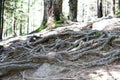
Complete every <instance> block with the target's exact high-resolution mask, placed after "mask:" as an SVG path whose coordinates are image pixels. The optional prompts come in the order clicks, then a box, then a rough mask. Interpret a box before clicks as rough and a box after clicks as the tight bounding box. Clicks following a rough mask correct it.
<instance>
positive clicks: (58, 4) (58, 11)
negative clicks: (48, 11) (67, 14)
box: [53, 0, 63, 21]
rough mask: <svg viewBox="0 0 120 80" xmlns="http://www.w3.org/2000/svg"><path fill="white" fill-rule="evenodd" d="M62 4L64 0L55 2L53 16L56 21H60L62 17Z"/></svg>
mask: <svg viewBox="0 0 120 80" xmlns="http://www.w3.org/2000/svg"><path fill="white" fill-rule="evenodd" d="M62 2H63V0H55V1H54V5H53V8H54V9H53V10H54V11H53V14H54V19H55V20H56V21H59V20H60V17H61V15H62Z"/></svg>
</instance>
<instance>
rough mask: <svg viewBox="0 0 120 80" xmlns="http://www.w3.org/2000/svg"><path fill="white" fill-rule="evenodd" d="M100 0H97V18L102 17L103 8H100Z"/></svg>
mask: <svg viewBox="0 0 120 80" xmlns="http://www.w3.org/2000/svg"><path fill="white" fill-rule="evenodd" d="M102 7H103V6H102V0H97V16H98V18H101V17H103V10H102Z"/></svg>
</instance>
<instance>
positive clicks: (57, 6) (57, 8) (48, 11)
mask: <svg viewBox="0 0 120 80" xmlns="http://www.w3.org/2000/svg"><path fill="white" fill-rule="evenodd" d="M62 2H63V1H62V0H44V16H43V21H42V25H41V26H43V27H44V26H50V27H54V26H55V24H54V21H59V20H60V19H61V18H60V17H61V14H62Z"/></svg>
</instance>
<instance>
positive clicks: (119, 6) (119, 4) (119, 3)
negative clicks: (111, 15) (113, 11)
mask: <svg viewBox="0 0 120 80" xmlns="http://www.w3.org/2000/svg"><path fill="white" fill-rule="evenodd" d="M118 8H119V10H120V0H119V1H118Z"/></svg>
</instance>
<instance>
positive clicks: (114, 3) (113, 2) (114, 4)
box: [112, 0, 115, 14]
mask: <svg viewBox="0 0 120 80" xmlns="http://www.w3.org/2000/svg"><path fill="white" fill-rule="evenodd" d="M112 9H113V14H115V0H113V7H112Z"/></svg>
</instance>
